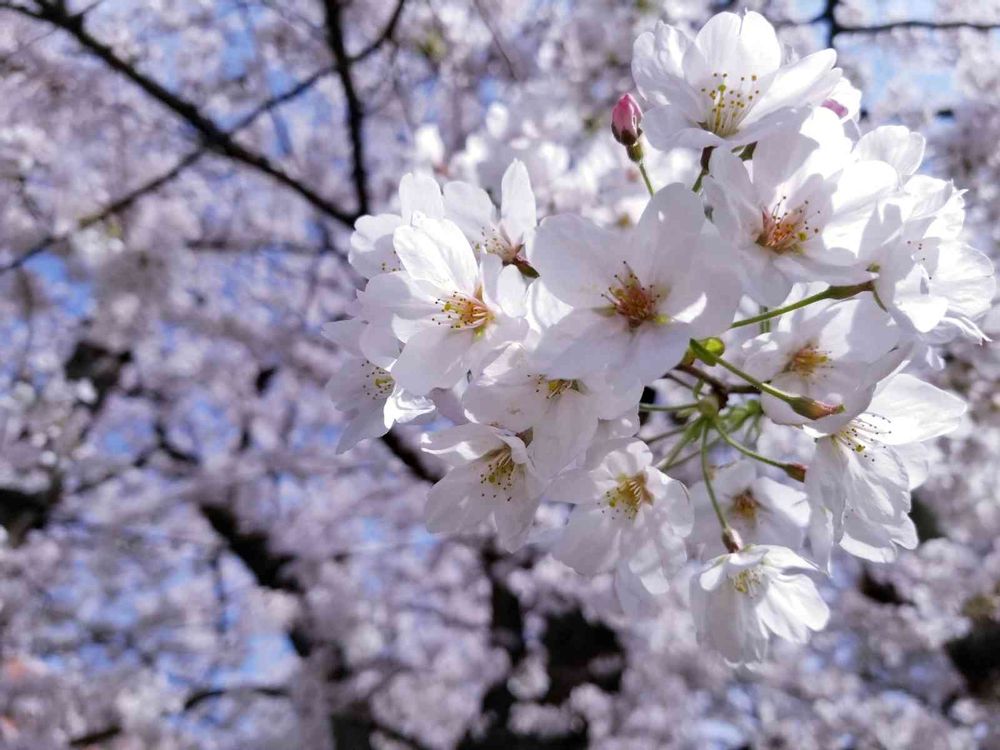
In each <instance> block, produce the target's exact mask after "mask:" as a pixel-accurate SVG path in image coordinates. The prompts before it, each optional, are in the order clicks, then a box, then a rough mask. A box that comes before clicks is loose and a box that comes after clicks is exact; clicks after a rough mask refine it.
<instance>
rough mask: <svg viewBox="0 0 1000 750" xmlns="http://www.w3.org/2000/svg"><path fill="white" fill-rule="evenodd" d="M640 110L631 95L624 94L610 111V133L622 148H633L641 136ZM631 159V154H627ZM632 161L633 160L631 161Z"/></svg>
mask: <svg viewBox="0 0 1000 750" xmlns="http://www.w3.org/2000/svg"><path fill="white" fill-rule="evenodd" d="M641 122H642V110H641V109H640V108H639V102H637V101H636V100H635V98H634V97H633V96H632V95H631V94H625V95H624V96H622V98H621V99H619V100H618V103H617V104H616V105H615V107H614V109H612V110H611V132H612V133H613V134H614V136H615V140H616V141H618V142H619V143H620V144H622V145H623V146H634V145H635V144H636V143H637V142H638V141H639V136H640V135H642V128H641V127H639V123H641ZM629 156H630V157H631V153H630V154H629ZM633 161H634V159H633Z"/></svg>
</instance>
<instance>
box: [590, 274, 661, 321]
mask: <svg viewBox="0 0 1000 750" xmlns="http://www.w3.org/2000/svg"><path fill="white" fill-rule="evenodd" d="M623 265H624V266H625V269H624V271H622V272H620V273H617V274H615V284H613V285H612V286H610V287H608V290H607V291H606V292H605V293H604V294H603V295H602V296H603V297H604V298H605V299H606V300H607V301H608V302H610V303H611V306H610V312H611V313H613V314H617V315H621V316H622V317H623V318H625V319H626V320H627V321H628V324H629V327H630V328H638V327H639V326H641V325H642V324H643V323H647V322H653V323H661V322H666V319H665V317H664V316H663V315H661V314H660V313H659V312H658V307H659V303H660V300H661V299H662V296H663V295H662V294H661V293H660V292H659V291H657V289H656V288H655V287H653V286H643V284H642V282H641V281H639V277H638V276H636V275H635V273H634V272H633V271H632V269H631V268H629V267H628V264H623Z"/></svg>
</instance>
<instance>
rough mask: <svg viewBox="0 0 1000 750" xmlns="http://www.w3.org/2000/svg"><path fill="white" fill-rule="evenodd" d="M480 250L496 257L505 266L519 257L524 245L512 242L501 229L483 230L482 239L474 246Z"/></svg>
mask: <svg viewBox="0 0 1000 750" xmlns="http://www.w3.org/2000/svg"><path fill="white" fill-rule="evenodd" d="M476 246H477V247H478V248H479V249H480V250H482V251H484V252H487V253H490V254H491V255H496V256H497V257H499V258H500V260H502V261H503V262H504V263H505V264H509V263H513V262H514V261H516V260H517V259H518V258H519V257H521V254H522V251H523V250H524V245H523V244H521V243H515V242H513V241H512V240H511V239H510V238H509V237H508V236H507V233H506V232H505V231H503V229H501V228H494V229H491V230H489V231H487V230H483V238H482V239H481V240H480V241H479V242H478V243H477V245H476Z"/></svg>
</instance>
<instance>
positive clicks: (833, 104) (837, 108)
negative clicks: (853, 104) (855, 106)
mask: <svg viewBox="0 0 1000 750" xmlns="http://www.w3.org/2000/svg"><path fill="white" fill-rule="evenodd" d="M822 106H824V107H826V108H827V109H829V110H833V112H834V113H836V115H837V117H839V118H840V119H844V118H845V117H847V113H848V110H847V107H845V106H844V105H843V104H841V103H840V102H838V101H837V100H836V99H827V100H826V101H825V102H823V105H822Z"/></svg>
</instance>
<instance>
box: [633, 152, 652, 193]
mask: <svg viewBox="0 0 1000 750" xmlns="http://www.w3.org/2000/svg"><path fill="white" fill-rule="evenodd" d="M637 164H638V166H639V174H641V175H642V181H643V182H645V183H646V190H648V191H649V194H650V196H652V195H655V194H656V191H655V190H654V189H653V183H652V181H651V180H650V179H649V172H647V171H646V162H645V160H641V161H639V162H637Z"/></svg>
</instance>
